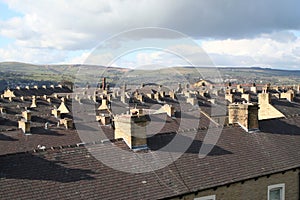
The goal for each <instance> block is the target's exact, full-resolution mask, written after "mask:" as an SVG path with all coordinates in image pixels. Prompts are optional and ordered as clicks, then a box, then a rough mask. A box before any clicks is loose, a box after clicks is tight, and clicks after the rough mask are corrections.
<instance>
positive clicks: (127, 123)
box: [114, 114, 147, 149]
mask: <svg viewBox="0 0 300 200" xmlns="http://www.w3.org/2000/svg"><path fill="white" fill-rule="evenodd" d="M114 124H115V139H118V138H123V140H124V141H125V143H126V144H127V145H128V146H129V148H131V149H146V148H147V136H146V126H147V117H146V115H130V114H126V115H117V116H115V118H114Z"/></svg>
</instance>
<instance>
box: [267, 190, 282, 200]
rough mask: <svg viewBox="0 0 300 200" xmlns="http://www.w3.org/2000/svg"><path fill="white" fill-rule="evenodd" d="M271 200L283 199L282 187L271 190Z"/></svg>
mask: <svg viewBox="0 0 300 200" xmlns="http://www.w3.org/2000/svg"><path fill="white" fill-rule="evenodd" d="M270 200H281V188H274V189H271V190H270Z"/></svg>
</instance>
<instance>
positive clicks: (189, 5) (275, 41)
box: [0, 0, 300, 67]
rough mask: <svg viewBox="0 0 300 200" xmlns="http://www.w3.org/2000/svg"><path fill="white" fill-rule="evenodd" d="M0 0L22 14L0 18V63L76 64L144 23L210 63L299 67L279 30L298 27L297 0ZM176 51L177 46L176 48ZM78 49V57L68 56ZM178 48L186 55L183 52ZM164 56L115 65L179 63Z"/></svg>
mask: <svg viewBox="0 0 300 200" xmlns="http://www.w3.org/2000/svg"><path fill="white" fill-rule="evenodd" d="M5 2H6V3H7V4H8V6H9V7H10V9H12V10H15V11H17V12H19V13H22V14H23V15H21V16H18V17H14V18H10V19H8V20H4V21H0V36H1V35H2V36H5V37H8V38H12V39H13V40H14V41H15V42H14V44H13V45H10V46H9V47H7V48H6V49H4V48H2V49H1V50H0V52H1V53H2V55H0V59H1V60H7V59H12V60H17V61H26V62H31V63H61V62H79V63H83V62H85V58H86V57H87V54H88V53H87V51H88V50H89V49H91V48H94V47H96V46H97V45H98V43H99V42H100V41H102V40H104V39H107V38H108V37H110V36H112V35H114V34H117V33H119V32H121V31H125V30H128V29H132V28H140V27H149V26H152V27H164V28H170V29H174V30H178V31H181V32H183V33H184V34H187V35H189V36H191V37H193V38H194V39H202V40H203V39H204V42H203V48H204V49H205V50H206V51H207V52H208V53H210V55H211V57H212V59H213V61H214V62H215V63H216V64H217V65H257V64H263V65H271V66H275V67H277V66H280V67H284V66H287V67H295V66H296V65H297V63H299V51H300V50H299V39H298V37H299V36H298V37H296V36H295V35H294V34H293V33H292V32H289V31H282V30H291V29H293V30H299V29H300V20H299V18H300V12H298V7H299V6H300V5H299V4H300V2H299V1H297V0H287V1H272V0H266V1H259V0H257V1H254V2H253V1H251V2H250V1H249V2H248V1H242V2H239V3H237V2H236V1H233V0H228V1H194V0H177V1H173V0H164V1H158V0H157V1H156V0H153V1H147V0H122V1H121V0H120V1H119V0H111V1H106V0H99V1H94V0H86V1H80V0H74V1H71V2H70V1H66V0H43V1H36V0H6V1H5ZM271 32H273V33H272V34H271ZM208 38H211V40H208ZM180 48H182V49H185V47H183V46H182V47H180ZM80 50H85V52H84V53H83V54H82V55H76V56H74V57H73V58H70V57H69V54H70V53H69V52H72V51H80ZM185 50H187V52H189V51H190V50H191V49H188V48H187V49H185ZM103 56H104V57H102V58H101V59H104V60H105V61H106V60H109V59H110V58H111V57H112V56H110V55H103ZM197 56H198V57H197ZM171 57H172V56H170V55H168V56H166V55H163V54H161V53H159V54H150V55H145V54H140V55H139V58H137V60H136V61H134V62H132V60H127V61H125V60H123V64H128V65H131V66H133V65H134V63H136V62H139V63H142V62H144V63H150V61H151V62H153V61H154V63H158V64H159V63H162V61H164V63H166V62H167V64H168V65H170V64H174V63H178V64H179V65H180V64H182V63H181V62H179V61H178V60H177V61H176V59H175V57H174V55H173V58H171ZM98 59H99V58H98ZM98 59H94V60H95V61H97V60H98ZM147 59H148V60H147ZM163 59H165V60H163ZM189 59H192V60H195V61H196V60H198V61H199V60H201V59H204V58H200V57H199V54H197V53H193V52H189ZM178 64H177V65H178Z"/></svg>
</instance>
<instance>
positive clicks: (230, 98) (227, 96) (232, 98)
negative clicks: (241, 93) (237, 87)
mask: <svg viewBox="0 0 300 200" xmlns="http://www.w3.org/2000/svg"><path fill="white" fill-rule="evenodd" d="M225 100H228V101H229V102H230V103H233V102H234V95H233V94H225Z"/></svg>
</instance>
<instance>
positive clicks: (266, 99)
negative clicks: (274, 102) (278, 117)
mask: <svg viewBox="0 0 300 200" xmlns="http://www.w3.org/2000/svg"><path fill="white" fill-rule="evenodd" d="M270 103H271V95H270V94H269V93H260V94H259V95H258V104H259V105H268V104H270Z"/></svg>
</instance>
